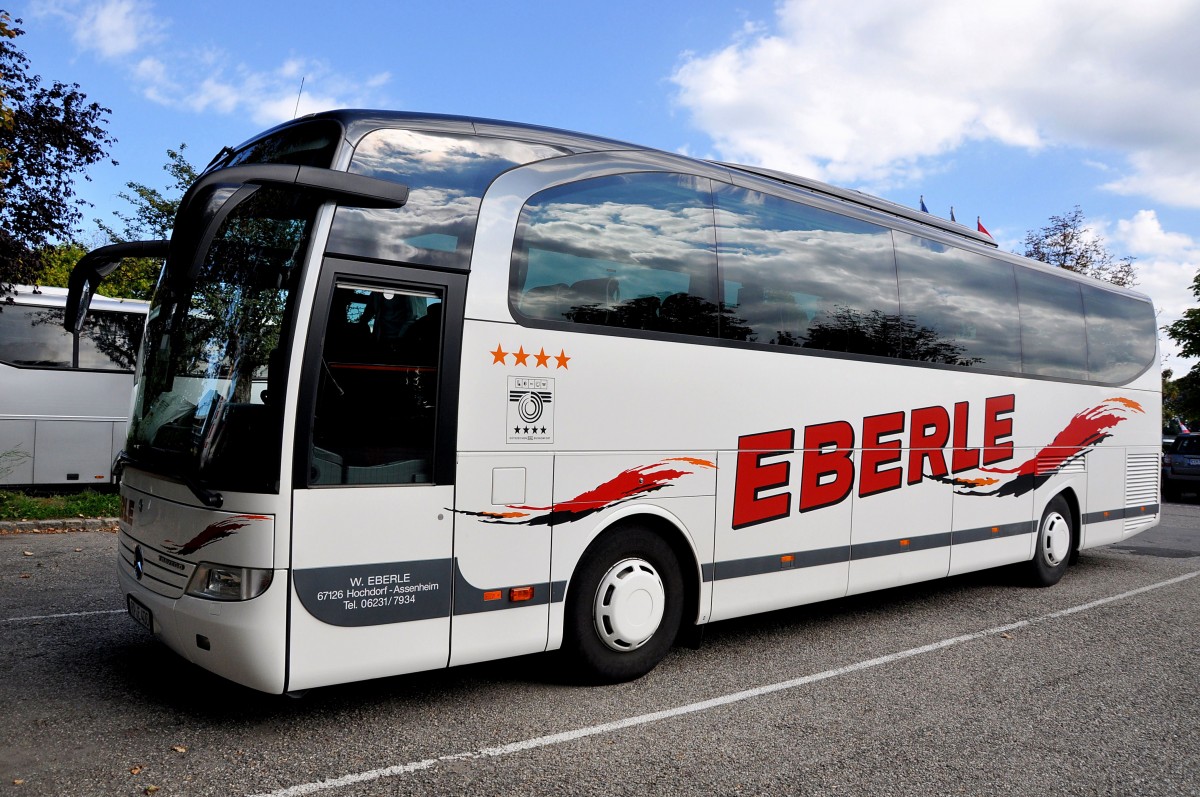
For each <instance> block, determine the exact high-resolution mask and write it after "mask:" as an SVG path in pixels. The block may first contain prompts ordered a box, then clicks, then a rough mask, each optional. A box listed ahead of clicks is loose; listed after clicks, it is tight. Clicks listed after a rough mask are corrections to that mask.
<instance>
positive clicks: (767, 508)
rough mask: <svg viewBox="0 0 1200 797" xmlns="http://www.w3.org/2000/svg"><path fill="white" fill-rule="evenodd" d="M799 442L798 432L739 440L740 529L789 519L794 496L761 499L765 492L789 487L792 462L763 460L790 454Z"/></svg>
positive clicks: (736, 499)
mask: <svg viewBox="0 0 1200 797" xmlns="http://www.w3.org/2000/svg"><path fill="white" fill-rule="evenodd" d="M795 443H796V430H795V429H780V430H779V431H776V432H762V433H761V434H747V435H742V436H741V437H739V438H738V457H737V475H736V476H735V477H734V484H733V527H734V528H735V529H740V528H743V527H745V526H753V525H754V524H756V523H766V522H767V521H768V520H778V519H779V518H784V517H787V516H788V515H789V514H790V513H791V511H792V509H791V507H792V494H791V493H776V494H775V495H769V496H767V497H766V498H759V495H760V494H761V493H762V492H763V491H764V490H771V489H774V488H776V487H787V485H788V482H789V481H791V467H792V466H791V463H790V462H787V461H784V462H772V463H769V464H766V465H764V464H763V460H764V459H766V458H768V457H777V456H780V455H781V454H787V453H789V452H790V451H791V450H792V448H793V447H794V446H795Z"/></svg>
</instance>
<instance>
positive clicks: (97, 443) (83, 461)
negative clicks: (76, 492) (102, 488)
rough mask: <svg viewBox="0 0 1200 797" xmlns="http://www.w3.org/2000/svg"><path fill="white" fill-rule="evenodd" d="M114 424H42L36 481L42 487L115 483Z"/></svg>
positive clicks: (35, 452)
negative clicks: (113, 464) (113, 467)
mask: <svg viewBox="0 0 1200 797" xmlns="http://www.w3.org/2000/svg"><path fill="white" fill-rule="evenodd" d="M112 438H113V423H112V421H38V422H37V444H36V445H35V446H34V453H33V460H34V466H33V480H34V481H35V482H36V483H38V484H107V483H108V482H110V481H112V477H111V475H110V474H111V472H112Z"/></svg>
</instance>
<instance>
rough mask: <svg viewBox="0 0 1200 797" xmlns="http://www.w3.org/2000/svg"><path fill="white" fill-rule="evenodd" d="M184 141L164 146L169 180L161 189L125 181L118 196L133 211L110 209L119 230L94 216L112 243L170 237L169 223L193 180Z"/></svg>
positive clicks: (173, 220)
mask: <svg viewBox="0 0 1200 797" xmlns="http://www.w3.org/2000/svg"><path fill="white" fill-rule="evenodd" d="M186 149H187V144H180V145H179V149H168V150H167V162H166V163H165V164H163V167H162V168H163V171H165V172H166V173H167V174H169V175H171V183H170V185H168V186H167V187H166V188H165V189H164V190H162V191H160V190H158V189H157V188H151V187H150V186H148V185H145V184H143V183H135V182H128V183H126V184H125V187H126V188H127V189H129V191H128V192H126V191H122V192H121V193H119V194H117V197H118V198H120V199H124V200H125V201H126V202H128V203H129V204H130V205H132V206H133V212H132V213H122V212H121V211H119V210H115V211H113V215H114V216H116V217H117V219H119V220H120V222H121V224H122V229H121V230H120V231H119V232H118V231H117V230H116V229H114V228H113V227H110V226H109V225H108V224H105V223H104V222H103V221H101V220H100V219H96V226H98V227H99V228H100V229H101V231H103V232H104V234H105V235H107V236H108V237H109V238H110V239H111V241H112V243H124V242H125V241H150V240H163V239H167V238H170V237H171V227H172V226H173V225H174V224H175V213H176V211H178V210H179V202H180V201H181V200H182V199H183V195H184V193H186V192H187V190H188V188H189V187H190V186H191V184H192V183H194V182H195V181H196V167H195V166H193V165H192V164H191V163H189V162H188V159H187V157H186V156H185V155H184V150H186Z"/></svg>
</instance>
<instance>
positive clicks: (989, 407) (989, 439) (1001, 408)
mask: <svg viewBox="0 0 1200 797" xmlns="http://www.w3.org/2000/svg"><path fill="white" fill-rule="evenodd" d="M1016 407H1017V397H1016V396H1015V395H1013V394H1012V393H1010V394H1008V395H1007V396H993V397H992V398H989V399H987V400H986V401H984V403H983V464H984V465H995V464H996V463H997V462H1003V461H1005V460H1006V459H1012V457H1013V444H1012V440H1008V441H1007V442H1004V443H1002V442H1000V441H1001V440H1003V439H1004V438H1007V437H1012V431H1013V421H1012V418H1001V417H1000V416H1001V415H1007V414H1009V413H1011V412H1014V411H1016Z"/></svg>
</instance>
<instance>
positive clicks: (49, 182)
mask: <svg viewBox="0 0 1200 797" xmlns="http://www.w3.org/2000/svg"><path fill="white" fill-rule="evenodd" d="M20 24H21V20H20V19H13V18H12V17H11V16H9V14H8V13H7V12H6V11H2V10H0V285H3V284H5V283H13V282H33V281H35V280H36V278H37V275H38V273H39V272H40V271H41V266H42V263H41V250H43V249H44V248H46V247H47V246H49V245H51V244H52V243H53V242H55V241H63V240H67V239H70V237H71V236H72V235H73V233H74V232H75V229H76V225H77V224H78V223H79V220H80V219H81V218H82V215H83V212H82V210H81V206H82V205H85V204H87V203H86V202H84V201H83V200H82V199H78V198H76V196H75V177H76V176H77V175H79V174H80V173H82V172H84V170H86V169H87V167H89V166H91V165H92V164H94V163H98V162H99V161H101V160H103V159H104V158H105V157H107V151H108V148H109V147H110V146H112V144H114V143H115V141H116V140H115V139H114V138H113V137H112V136H110V135H109V134H108V131H107V130H106V129H105V125H106V124H107V121H108V120H107V116H108V114H109V113H110V111H109V109H108V108H104V107H102V106H101V105H99V104H97V103H94V102H91V103H89V102H87V96H86V95H85V94H84V93H83V92H82V91H80V87H79V85H78V84H76V83H71V84H66V83H62V82H59V81H53V82H52V83H50V84H49V85H43V83H42V78H41V77H40V76H38V75H34V74H30V72H29V59H28V57H26V55H25V53H24V52H22V51H21V50H20V49H19V48H18V47H17V46H16V44H15V40H16V39H17V37H18V36H21V35H22V34H23V33H24V31H23V30H21V28H19V27H17V25H20ZM114 163H115V161H114ZM84 179H87V176H86V175H84Z"/></svg>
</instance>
